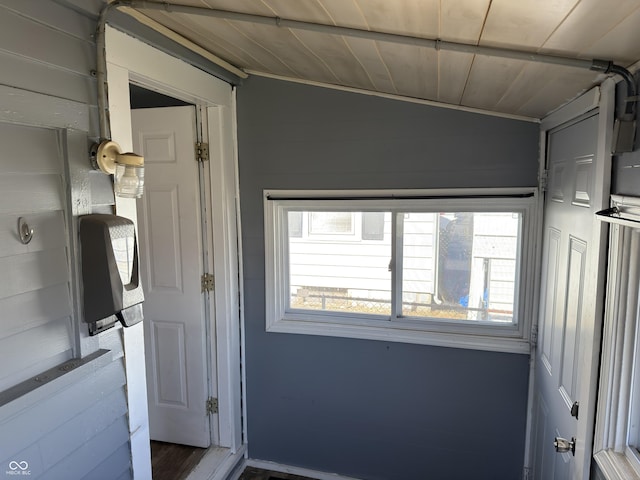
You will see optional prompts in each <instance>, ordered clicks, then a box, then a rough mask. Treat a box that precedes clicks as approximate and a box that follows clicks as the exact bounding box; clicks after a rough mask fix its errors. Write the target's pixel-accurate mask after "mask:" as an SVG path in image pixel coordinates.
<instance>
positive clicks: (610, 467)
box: [594, 450, 640, 480]
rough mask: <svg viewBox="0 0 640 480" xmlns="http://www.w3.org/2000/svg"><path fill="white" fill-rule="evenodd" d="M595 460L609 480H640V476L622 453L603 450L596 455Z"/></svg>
mask: <svg viewBox="0 0 640 480" xmlns="http://www.w3.org/2000/svg"><path fill="white" fill-rule="evenodd" d="M594 458H595V460H596V463H597V464H598V466H599V467H600V471H601V472H602V475H604V478H606V479H607V480H640V475H638V473H637V472H636V470H635V469H634V468H633V466H632V465H631V462H630V461H629V459H628V458H627V457H626V456H625V455H624V454H622V453H616V452H614V451H613V450H601V451H599V452H598V453H596V454H595V455H594Z"/></svg>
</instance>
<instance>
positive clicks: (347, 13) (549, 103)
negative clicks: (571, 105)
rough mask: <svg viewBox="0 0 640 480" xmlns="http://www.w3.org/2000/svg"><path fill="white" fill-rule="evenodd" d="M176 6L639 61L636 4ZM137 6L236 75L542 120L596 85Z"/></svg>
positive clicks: (333, 1)
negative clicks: (227, 64) (237, 72)
mask: <svg viewBox="0 0 640 480" xmlns="http://www.w3.org/2000/svg"><path fill="white" fill-rule="evenodd" d="M105 1H106V0H105ZM169 2H176V3H180V4H183V5H191V6H198V7H204V8H215V9H221V10H228V11H235V12H240V13H250V14H254V15H262V16H266V17H269V18H271V19H274V18H275V17H281V18H283V19H289V20H298V21H304V22H311V23H318V24H322V25H337V26H341V27H348V28H356V29H361V30H372V31H377V32H385V33H396V34H400V35H406V36H410V37H417V38H427V39H438V38H439V39H442V40H445V41H452V42H460V43H464V44H467V45H475V44H479V45H481V46H501V47H507V48H510V49H514V50H521V51H529V52H543V53H552V54H556V55H564V56H567V57H571V58H585V59H590V58H603V59H610V60H615V61H617V63H618V64H621V65H623V66H627V65H629V64H632V63H634V62H638V61H640V0H169ZM169 8H170V7H169ZM141 11H143V12H144V13H146V14H147V15H148V16H150V17H152V18H153V19H154V20H156V21H158V22H159V23H161V24H163V25H165V26H166V27H167V28H169V29H171V30H174V31H176V32H177V33H179V34H181V35H183V36H185V37H186V38H188V39H190V40H192V41H193V42H195V43H196V44H197V45H199V46H201V47H202V48H205V49H206V50H209V51H211V52H212V53H213V54H215V55H217V56H218V57H220V58H222V59H225V60H227V61H228V62H230V63H231V64H233V65H235V66H237V67H239V68H244V69H247V70H251V71H258V72H262V73H263V74H266V75H273V76H277V77H287V78H294V79H300V80H301V81H304V82H309V83H313V82H318V83H322V84H333V85H340V86H343V87H349V88H358V89H365V90H370V91H372V92H379V93H383V94H394V95H399V96H404V97H411V98H415V99H419V100H428V101H440V102H446V103H448V104H453V105H460V106H462V107H470V108H479V109H484V110H489V111H494V112H499V113H501V114H502V113H504V114H511V115H527V116H529V115H534V116H536V117H541V116H544V115H545V114H546V113H548V112H549V111H552V110H555V109H557V108H558V107H560V106H561V105H562V104H563V103H565V102H566V101H568V100H571V99H572V98H574V97H576V96H577V95H579V94H580V93H581V92H582V91H584V90H585V89H587V88H589V87H590V86H591V85H593V84H594V81H597V79H598V78H600V77H598V76H597V75H594V73H593V72H590V71H588V70H586V69H584V70H580V69H575V68H565V67H561V66H555V65H548V64H533V63H528V62H525V61H520V60H510V59H501V58H497V57H487V56H480V55H472V54H467V53H458V52H452V51H447V50H440V51H436V50H434V49H430V48H426V47H416V46H413V45H405V44H400V43H391V42H388V41H383V40H378V41H373V40H366V39H363V38H354V37H349V36H342V35H336V34H327V33H318V32H315V31H313V32H312V31H308V30H301V29H293V28H291V29H289V28H280V27H277V26H275V24H269V25H267V24H263V23H248V22H240V21H237V20H223V19H219V18H212V17H206V16H195V15H186V14H175V13H166V12H160V11H151V10H144V9H143V10H141ZM274 23H275V22H274Z"/></svg>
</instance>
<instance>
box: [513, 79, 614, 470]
mask: <svg viewBox="0 0 640 480" xmlns="http://www.w3.org/2000/svg"><path fill="white" fill-rule="evenodd" d="M595 108H599V120H598V121H599V124H598V140H597V156H598V158H601V159H603V161H601V162H598V165H600V169H599V170H597V171H595V172H594V176H595V178H596V179H603V178H604V179H606V181H601V182H595V188H594V199H593V201H594V203H595V204H605V205H606V204H608V197H609V192H610V189H611V183H610V180H611V178H610V175H604V173H605V171H611V158H612V155H611V153H610V152H611V144H612V126H613V119H614V109H615V81H614V80H613V79H607V80H605V81H604V82H603V83H602V84H601V85H600V86H597V87H594V88H592V89H591V90H589V91H588V92H585V93H584V94H583V95H582V96H581V97H579V98H577V99H576V100H574V101H573V102H571V103H569V104H567V105H566V106H565V107H563V108H561V109H559V110H557V111H556V112H553V113H552V114H551V115H549V116H547V117H546V118H544V119H542V121H541V124H540V164H539V171H540V178H543V177H545V176H546V173H545V164H546V155H547V143H546V138H547V134H548V132H549V131H550V130H553V129H554V128H557V127H559V126H561V125H563V124H565V123H567V122H570V121H572V120H573V119H576V118H578V117H580V116H581V115H584V114H585V113H587V112H589V111H591V110H593V109H595ZM540 199H541V202H542V201H544V196H543V195H540ZM542 211H543V209H542V208H541V209H540V212H542ZM596 229H597V233H595V234H594V239H592V240H595V236H596V235H597V236H599V237H600V241H599V242H598V243H600V242H603V241H606V236H607V232H608V230H607V228H604V227H602V226H601V225H598V226H597V227H596ZM539 232H540V233H541V232H542V219H541V221H540V229H539ZM541 242H542V240H541V236H539V238H538V245H541ZM603 250H604V249H603ZM600 253H601V255H600V258H599V262H600V271H602V272H604V267H603V266H602V265H603V264H604V262H606V257H607V253H606V250H604V251H601V252H600ZM537 254H538V259H537V262H538V263H540V261H541V252H540V251H538V252H537ZM536 278H537V279H538V281H540V271H539V270H538V271H537V272H536ZM604 280H605V278H604V275H603V276H602V278H600V279H598V281H599V282H600V287H599V291H603V284H604ZM593 301H594V302H596V312H603V310H604V294H603V295H600V297H599V298H594V299H593ZM536 305H537V302H536ZM536 308H537V307H536ZM534 318H536V319H537V318H538V315H537V313H536V314H535V316H534ZM602 319H603V318H602V315H601V314H600V315H599V316H598V318H597V320H596V321H597V322H602ZM534 322H535V323H536V325H535V328H536V329H537V320H535V321H534ZM600 326H601V323H599V324H597V325H595V328H594V338H593V342H592V347H593V351H592V353H595V354H596V355H589V356H586V357H585V358H582V359H581V361H583V362H584V364H588V365H589V370H590V372H589V374H588V378H590V379H592V384H591V385H581V392H580V397H581V398H587V397H590V398H595V393H596V389H597V378H598V365H599V358H600V340H601V337H600V330H601V329H600ZM534 366H535V349H532V354H531V366H530V372H529V375H530V381H529V399H528V402H529V406H530V408H528V413H527V426H526V442H525V463H524V465H525V475H528V474H529V473H530V468H531V467H532V466H533V444H532V440H533V434H534V432H533V425H534V420H535V419H534V418H533V408H532V406H533V399H534V389H535V385H534V383H535V382H534V381H533V377H534V376H535V367H534ZM588 404H589V406H590V410H589V411H586V412H581V416H582V415H584V418H589V419H591V420H590V422H582V423H581V424H580V426H579V428H578V432H577V435H578V438H581V439H584V440H583V441H581V442H580V445H579V447H578V448H583V449H584V450H585V453H588V454H587V455H585V456H584V464H583V465H580V466H578V470H579V471H580V472H582V477H583V478H586V477H584V476H585V475H587V474H588V472H589V471H590V466H591V459H592V453H593V452H592V451H591V445H592V443H593V442H592V440H593V434H594V428H593V427H594V424H595V411H594V409H595V407H596V402H595V401H591V402H588ZM525 478H529V477H527V476H525Z"/></svg>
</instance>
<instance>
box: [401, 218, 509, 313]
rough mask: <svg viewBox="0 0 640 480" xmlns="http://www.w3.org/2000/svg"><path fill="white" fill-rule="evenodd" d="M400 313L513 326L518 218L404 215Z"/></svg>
mask: <svg viewBox="0 0 640 480" xmlns="http://www.w3.org/2000/svg"><path fill="white" fill-rule="evenodd" d="M402 221H403V229H404V236H403V263H402V264H403V271H402V275H403V277H402V278H403V281H402V303H403V305H402V315H404V316H418V317H434V318H443V319H460V320H481V321H491V322H511V321H512V319H513V309H514V301H515V289H516V274H517V255H518V245H519V239H518V232H519V230H520V215H519V214H517V213H511V212H507V213H504V212H499V213H495V212H494V213H482V212H449V213H413V212H412V213H406V214H404V215H403V220H402Z"/></svg>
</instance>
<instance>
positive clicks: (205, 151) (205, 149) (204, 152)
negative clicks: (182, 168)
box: [196, 142, 209, 162]
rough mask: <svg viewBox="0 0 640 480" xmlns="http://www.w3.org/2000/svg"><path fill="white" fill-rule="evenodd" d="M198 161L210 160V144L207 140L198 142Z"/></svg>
mask: <svg viewBox="0 0 640 480" xmlns="http://www.w3.org/2000/svg"><path fill="white" fill-rule="evenodd" d="M196 161H197V162H207V161H209V144H208V143H205V142H196Z"/></svg>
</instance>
